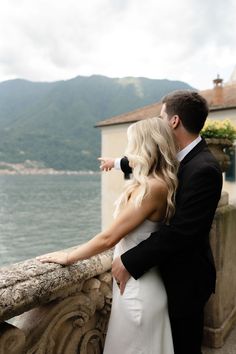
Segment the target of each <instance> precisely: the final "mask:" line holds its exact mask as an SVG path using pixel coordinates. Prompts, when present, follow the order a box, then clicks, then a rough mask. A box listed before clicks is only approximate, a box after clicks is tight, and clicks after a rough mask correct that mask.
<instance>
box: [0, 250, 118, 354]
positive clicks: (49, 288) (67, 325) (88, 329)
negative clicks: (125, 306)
mask: <svg viewBox="0 0 236 354" xmlns="http://www.w3.org/2000/svg"><path fill="white" fill-rule="evenodd" d="M111 261H112V252H111V251H109V252H106V253H103V254H100V255H98V256H96V257H93V258H91V259H90V260H86V261H83V262H79V263H77V264H75V265H71V266H68V267H63V266H60V265H56V264H41V263H40V262H39V261H37V260H35V259H32V260H27V261H24V262H20V263H17V264H14V265H11V266H9V267H4V268H1V269H0V320H1V324H0V354H23V353H27V354H46V353H47V354H49V353H50V354H77V353H81V354H90V353H91V354H92V353H99V354H100V353H102V348H103V343H104V338H105V334H106V328H107V322H108V318H109V312H110V306H111V299H112V291H111V284H112V277H111V273H110V272H109V270H110V268H111ZM15 316H17V317H15ZM8 319H11V321H10V323H8V322H3V321H6V320H8Z"/></svg>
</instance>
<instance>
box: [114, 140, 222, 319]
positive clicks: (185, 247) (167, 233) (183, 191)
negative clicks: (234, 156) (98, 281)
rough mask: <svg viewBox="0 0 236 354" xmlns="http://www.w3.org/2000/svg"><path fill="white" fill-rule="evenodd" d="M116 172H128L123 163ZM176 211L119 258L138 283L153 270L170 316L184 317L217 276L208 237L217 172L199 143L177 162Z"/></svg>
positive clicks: (218, 179)
mask: <svg viewBox="0 0 236 354" xmlns="http://www.w3.org/2000/svg"><path fill="white" fill-rule="evenodd" d="M121 168H122V170H123V171H124V172H125V173H127V172H131V171H130V168H129V165H128V160H127V159H126V158H123V159H122V160H121ZM178 178H179V186H178V189H177V193H176V212H175V215H174V216H173V218H172V219H171V221H170V223H169V225H165V224H163V225H162V226H161V228H160V229H159V230H158V231H157V232H154V233H152V234H151V235H150V237H149V238H148V239H147V240H145V241H143V242H141V243H140V244H139V245H138V246H136V247H134V248H132V249H131V250H129V251H127V252H126V253H124V254H123V255H122V256H121V259H122V262H123V264H124V266H125V267H126V269H127V270H128V271H129V273H130V274H131V275H132V276H133V277H134V278H135V279H138V278H139V277H141V276H142V275H143V274H144V273H145V272H146V271H147V270H148V269H150V268H151V267H154V266H158V268H159V269H160V271H161V275H162V278H163V281H164V284H165V287H166V291H167V296H168V306H169V314H170V316H171V317H173V318H174V317H186V316H190V315H192V314H194V313H195V312H197V311H199V310H200V309H202V308H203V306H204V304H205V302H206V301H207V300H208V298H209V296H210V294H211V293H212V292H214V289H215V280H216V272H215V266H214V260H213V256H212V252H211V249H210V244H209V232H210V228H211V224H212V221H213V218H214V214H215V210H216V207H217V204H218V201H219V199H220V195H221V188H222V172H221V170H220V167H219V164H218V163H217V161H216V159H215V158H214V157H213V155H212V154H211V152H210V151H209V149H208V148H207V145H206V142H205V140H201V141H200V142H199V143H198V144H197V145H196V146H195V147H194V148H193V149H192V150H191V151H190V152H189V154H188V155H186V156H185V158H184V159H183V160H182V162H181V163H180V167H179V172H178Z"/></svg>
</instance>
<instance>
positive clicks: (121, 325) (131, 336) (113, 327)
mask: <svg viewBox="0 0 236 354" xmlns="http://www.w3.org/2000/svg"><path fill="white" fill-rule="evenodd" d="M158 227H159V223H158V222H153V221H150V220H145V221H144V222H143V223H142V224H141V225H139V226H138V227H137V228H136V229H135V230H134V231H133V232H131V233H129V234H128V235H127V236H126V237H124V238H123V239H122V240H121V241H120V242H119V243H118V244H117V245H116V247H115V251H114V258H115V257H116V256H118V255H121V254H122V253H124V252H125V251H127V250H128V249H130V248H132V247H134V246H136V245H137V244H139V243H140V242H141V241H143V240H145V239H146V238H148V237H149V236H150V234H151V233H152V232H153V231H155V230H157V229H158ZM103 354H174V349H173V342H172V335H171V328H170V321H169V316H168V309H167V296H166V291H165V287H164V285H163V282H162V279H161V276H160V275H159V273H158V270H157V269H156V268H152V269H151V270H149V271H148V272H147V273H145V274H144V275H143V276H142V277H141V278H140V279H138V280H135V279H134V278H130V279H129V281H128V282H127V284H126V288H125V291H124V294H123V295H122V296H121V295H120V290H119V288H118V286H117V284H116V282H115V281H114V282H113V299H112V308H111V316H110V320H109V324H108V331H107V336H106V341H105V347H104V352H103Z"/></svg>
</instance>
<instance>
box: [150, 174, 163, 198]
mask: <svg viewBox="0 0 236 354" xmlns="http://www.w3.org/2000/svg"><path fill="white" fill-rule="evenodd" d="M148 187H149V191H150V194H152V195H153V194H157V195H160V194H161V195H163V194H164V195H165V194H167V193H168V186H167V184H166V182H165V181H163V180H162V179H161V178H158V179H157V178H149V179H148Z"/></svg>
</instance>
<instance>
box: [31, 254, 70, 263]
mask: <svg viewBox="0 0 236 354" xmlns="http://www.w3.org/2000/svg"><path fill="white" fill-rule="evenodd" d="M36 259H37V260H38V261H40V262H41V263H58V264H62V265H68V264H69V263H68V253H67V252H63V251H58V252H53V253H48V254H44V255H42V256H38V257H36Z"/></svg>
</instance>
